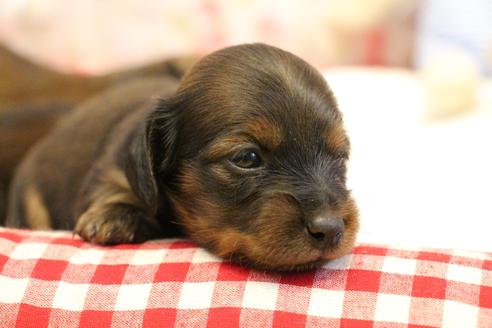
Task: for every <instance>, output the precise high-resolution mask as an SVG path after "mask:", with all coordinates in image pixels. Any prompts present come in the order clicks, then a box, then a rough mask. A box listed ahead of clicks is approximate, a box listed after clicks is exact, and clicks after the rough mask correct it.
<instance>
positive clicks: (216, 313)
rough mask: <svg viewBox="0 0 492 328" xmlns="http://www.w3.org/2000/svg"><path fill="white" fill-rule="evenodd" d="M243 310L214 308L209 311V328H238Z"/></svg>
mask: <svg viewBox="0 0 492 328" xmlns="http://www.w3.org/2000/svg"><path fill="white" fill-rule="evenodd" d="M240 316H241V309H240V308H235V307H221V308H212V309H210V311H208V321H207V327H210V328H215V327H217V328H222V327H238V326H239V318H240Z"/></svg>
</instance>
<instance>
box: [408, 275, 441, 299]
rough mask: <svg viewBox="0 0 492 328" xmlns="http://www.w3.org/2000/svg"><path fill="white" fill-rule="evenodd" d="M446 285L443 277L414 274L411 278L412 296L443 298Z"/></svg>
mask: <svg viewBox="0 0 492 328" xmlns="http://www.w3.org/2000/svg"><path fill="white" fill-rule="evenodd" d="M446 285H447V282H446V280H444V279H440V278H434V277H422V276H415V277H414V278H413V286H412V296H416V297H427V298H429V297H430V298H438V299H445V298H446Z"/></svg>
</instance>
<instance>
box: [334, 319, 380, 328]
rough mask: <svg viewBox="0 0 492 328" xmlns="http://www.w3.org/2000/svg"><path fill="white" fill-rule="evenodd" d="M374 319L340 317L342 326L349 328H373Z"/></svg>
mask: <svg viewBox="0 0 492 328" xmlns="http://www.w3.org/2000/svg"><path fill="white" fill-rule="evenodd" d="M373 323H374V321H370V320H357V319H346V318H342V319H340V327H347V328H355V327H357V328H366V327H367V328H372V325H373Z"/></svg>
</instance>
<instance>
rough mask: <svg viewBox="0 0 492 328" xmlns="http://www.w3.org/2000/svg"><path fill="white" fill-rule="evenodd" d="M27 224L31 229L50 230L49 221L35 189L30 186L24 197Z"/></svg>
mask: <svg viewBox="0 0 492 328" xmlns="http://www.w3.org/2000/svg"><path fill="white" fill-rule="evenodd" d="M24 206H25V210H26V219H27V224H28V225H29V227H30V228H32V229H40V230H47V229H51V219H50V215H49V213H48V210H47V209H46V206H45V205H44V202H43V199H42V198H41V195H40V194H39V192H38V191H37V189H36V187H34V186H33V185H30V186H29V187H27V189H26V193H25V196H24Z"/></svg>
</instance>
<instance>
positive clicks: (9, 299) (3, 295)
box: [0, 276, 29, 303]
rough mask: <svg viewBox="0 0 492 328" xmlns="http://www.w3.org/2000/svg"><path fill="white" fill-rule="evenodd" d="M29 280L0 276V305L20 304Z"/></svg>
mask: <svg viewBox="0 0 492 328" xmlns="http://www.w3.org/2000/svg"><path fill="white" fill-rule="evenodd" d="M28 283H29V279H27V278H25V279H15V278H9V277H4V276H0V303H20V302H22V298H23V297H24V293H25V292H26V288H27V284H28Z"/></svg>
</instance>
